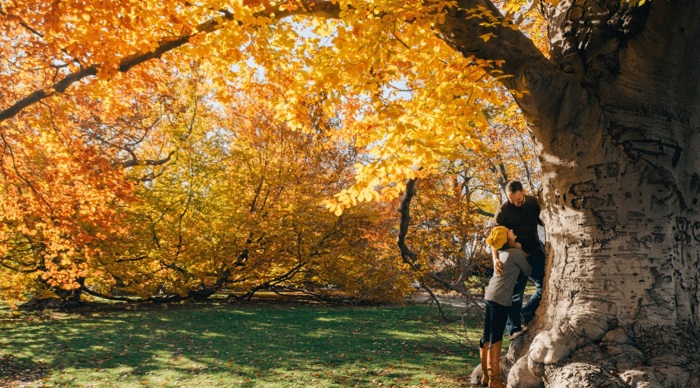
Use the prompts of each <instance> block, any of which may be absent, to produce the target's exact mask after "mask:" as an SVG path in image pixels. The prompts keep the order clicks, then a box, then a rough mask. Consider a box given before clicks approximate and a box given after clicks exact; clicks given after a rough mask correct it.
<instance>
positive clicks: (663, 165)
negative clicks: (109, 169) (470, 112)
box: [443, 0, 700, 387]
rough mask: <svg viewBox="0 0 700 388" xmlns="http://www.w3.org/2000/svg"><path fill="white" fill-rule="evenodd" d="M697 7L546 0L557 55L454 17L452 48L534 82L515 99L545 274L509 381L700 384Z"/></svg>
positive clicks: (524, 84)
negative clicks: (529, 154)
mask: <svg viewBox="0 0 700 388" xmlns="http://www.w3.org/2000/svg"><path fill="white" fill-rule="evenodd" d="M471 3H472V2H470V4H471ZM472 5H473V4H472ZM463 6H467V4H466V2H465V4H463ZM696 8H697V7H695V5H693V4H691V3H690V2H680V1H673V0H671V1H665V0H664V1H652V2H650V3H649V2H648V3H647V4H645V5H643V6H641V7H629V6H628V5H627V4H626V3H620V2H617V1H609V2H598V1H590V0H573V1H561V2H559V3H558V5H557V6H556V7H553V6H551V5H545V6H543V12H544V13H545V15H546V17H547V18H548V19H549V21H550V30H549V37H550V41H551V44H552V46H551V47H552V51H551V53H550V59H548V60H545V59H543V58H537V56H536V55H534V54H532V53H531V52H530V51H528V50H524V49H522V46H519V47H521V49H520V52H519V53H518V52H515V53H514V52H512V50H508V49H505V50H504V52H500V53H499V52H498V50H497V48H494V47H491V48H490V49H491V50H492V51H488V50H485V49H483V48H482V47H480V46H479V45H482V43H480V42H477V43H470V42H473V41H474V39H473V37H474V35H472V34H471V33H470V31H475V28H472V29H470V27H469V26H468V25H467V23H463V22H459V19H458V17H457V16H458V15H456V14H455V15H456V16H455V18H454V19H452V20H448V21H447V22H446V23H447V24H449V26H448V27H446V28H445V29H444V31H445V33H444V35H443V38H444V39H446V40H447V41H448V43H450V44H451V45H452V46H453V47H455V49H457V50H460V51H461V52H463V53H465V54H474V55H477V56H480V57H483V56H484V55H487V56H491V57H490V58H486V59H496V57H497V56H499V55H502V56H503V58H504V59H505V60H506V63H508V62H509V61H510V62H511V65H510V66H508V65H506V66H507V67H508V71H510V72H511V74H513V75H515V77H513V78H512V81H508V82H510V83H509V84H507V85H506V86H508V87H510V88H514V89H527V90H528V91H530V94H529V95H526V96H525V97H523V98H521V99H519V100H518V102H519V103H520V104H521V107H522V108H523V112H524V114H525V116H526V118H527V120H528V122H529V124H530V126H531V129H532V131H533V135H534V137H535V142H536V144H537V147H538V152H539V157H540V162H541V165H542V171H543V173H544V182H543V187H544V212H543V218H544V220H545V223H546V225H547V236H548V239H549V241H548V258H547V275H546V278H545V282H546V283H545V296H544V299H543V303H542V304H541V307H540V309H539V311H538V314H537V318H536V319H535V321H534V322H532V323H531V325H530V327H529V328H528V334H527V335H526V336H523V337H520V338H519V339H517V340H516V341H515V343H514V344H513V346H511V349H510V352H509V355H508V361H509V362H510V363H511V364H514V365H513V366H512V367H511V369H510V373H509V376H508V385H509V386H512V387H530V386H540V385H542V384H544V385H547V386H554V387H560V386H570V387H601V386H610V387H616V386H620V387H623V386H653V387H656V386H658V387H697V386H700V357H699V356H698V350H699V346H698V345H699V341H698V335H699V334H700V332H699V331H698V323H699V322H698V300H699V299H700V294H699V292H698V277H699V274H698V267H699V265H700V216H699V215H698V209H699V204H698V201H699V200H700V159H698V157H697V153H698V152H700V143H699V140H700V139H699V137H700V101H698V94H699V93H700V85H699V81H698V78H700V77H698V76H699V75H700V74H698V73H699V70H698V65H700V55H699V54H698V53H697V50H695V49H694V47H695V45H696V44H697V40H698V38H700V23H697V22H694V19H696V18H697V16H698V10H697V9H696ZM509 34H510V33H509ZM496 35H498V33H496ZM470 36H471V40H469V38H470ZM500 36H501V38H502V39H507V38H508V39H510V38H509V37H508V36H507V35H505V34H504V35H500ZM518 39H520V38H518ZM518 45H520V43H518ZM502 46H503V47H509V46H510V45H508V44H503V45H502ZM505 51H510V52H505ZM512 56H515V57H516V58H511V57H512ZM525 57H526V58H527V60H523V58H525Z"/></svg>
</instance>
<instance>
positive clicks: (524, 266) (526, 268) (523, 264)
mask: <svg viewBox="0 0 700 388" xmlns="http://www.w3.org/2000/svg"><path fill="white" fill-rule="evenodd" d="M521 252H522V253H523V254H522V255H516V257H515V264H517V265H518V267H520V270H521V271H523V273H524V274H525V276H530V275H531V274H532V267H531V266H530V263H528V262H527V259H525V252H523V251H522V250H521Z"/></svg>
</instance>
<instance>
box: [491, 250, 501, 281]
mask: <svg viewBox="0 0 700 388" xmlns="http://www.w3.org/2000/svg"><path fill="white" fill-rule="evenodd" d="M491 257H492V258H493V271H494V272H495V273H496V275H498V276H501V275H503V263H501V260H499V259H498V251H497V250H496V249H494V248H491Z"/></svg>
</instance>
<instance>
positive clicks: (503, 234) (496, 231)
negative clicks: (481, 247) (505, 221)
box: [486, 226, 508, 249]
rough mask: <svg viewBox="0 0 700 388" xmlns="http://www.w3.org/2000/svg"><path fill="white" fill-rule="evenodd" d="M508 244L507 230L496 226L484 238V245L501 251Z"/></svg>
mask: <svg viewBox="0 0 700 388" xmlns="http://www.w3.org/2000/svg"><path fill="white" fill-rule="evenodd" d="M506 242H508V228H506V227H505V226H497V227H495V228H493V229H491V234H490V235H489V236H488V237H487V238H486V244H489V245H490V246H492V247H494V248H495V249H501V248H502V247H503V246H504V245H505V244H506Z"/></svg>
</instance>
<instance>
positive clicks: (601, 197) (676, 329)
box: [0, 0, 700, 386]
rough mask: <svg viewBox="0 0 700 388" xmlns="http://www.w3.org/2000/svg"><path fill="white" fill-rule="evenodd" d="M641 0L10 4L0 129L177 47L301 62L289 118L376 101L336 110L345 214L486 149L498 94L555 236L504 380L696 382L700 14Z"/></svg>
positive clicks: (287, 102)
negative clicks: (533, 308) (343, 136)
mask: <svg viewBox="0 0 700 388" xmlns="http://www.w3.org/2000/svg"><path fill="white" fill-rule="evenodd" d="M640 3H643V4H636V2H634V1H633V2H621V1H610V2H605V3H601V2H591V1H585V0H582V1H574V2H570V1H540V2H533V3H532V6H523V5H522V4H520V3H519V2H515V3H513V4H509V5H510V7H505V6H503V7H501V8H500V9H499V8H498V7H497V4H494V3H492V2H491V1H488V0H459V1H438V0H435V1H425V2H403V1H375V2H360V1H329V2H325V1H309V2H306V1H293V0H290V1H286V2H273V1H256V0H250V1H248V0H246V1H243V2H231V3H222V2H218V1H211V2H209V1H202V2H198V3H196V4H193V3H189V2H184V3H181V2H177V3H171V2H168V1H160V2H153V3H152V2H133V3H131V4H128V5H126V6H125V4H119V5H118V4H114V3H99V4H97V3H93V4H88V5H85V6H76V7H68V6H66V5H65V4H66V3H63V2H56V3H44V2H30V3H29V4H27V3H25V2H13V3H9V4H4V5H3V8H2V12H1V13H0V15H2V17H3V25H2V26H3V27H2V28H3V30H2V31H3V32H2V35H0V36H2V44H3V52H6V53H10V54H9V55H5V56H3V58H2V61H3V62H2V66H3V68H2V71H0V77H2V82H0V85H2V86H1V87H2V95H3V106H2V111H0V120H2V121H1V122H2V128H1V129H2V132H3V134H4V135H5V136H9V134H10V133H11V131H12V130H13V128H16V127H17V126H19V125H26V124H25V123H30V122H32V123H35V122H36V121H35V120H36V118H37V117H38V116H39V115H40V114H41V115H45V114H46V112H48V111H49V110H50V109H51V108H54V107H56V106H60V105H61V104H62V101H65V100H66V99H70V98H72V96H74V95H76V94H79V93H82V92H83V91H85V92H86V93H94V92H95V91H94V89H93V91H92V92H90V91H88V89H91V88H92V86H91V85H95V84H98V83H100V82H104V81H105V80H107V79H109V78H110V77H113V76H115V74H117V73H129V72H131V71H132V69H135V68H136V67H138V66H140V65H141V64H144V66H147V65H146V64H145V63H146V61H148V60H150V59H153V58H157V57H159V56H162V55H163V53H165V52H168V51H170V50H174V49H176V48H178V47H181V48H182V49H181V51H182V52H189V53H190V54H191V55H194V56H202V57H207V58H209V60H210V63H211V64H212V66H213V67H216V68H219V69H221V71H222V72H232V71H233V72H235V71H240V72H241V74H243V73H245V71H246V70H249V71H250V72H253V73H254V72H257V71H260V72H262V73H264V74H263V76H266V77H268V78H269V79H273V78H274V74H275V69H276V68H277V67H279V66H293V67H295V68H297V69H298V70H299V71H298V73H297V77H298V79H297V81H298V82H297V83H296V86H295V87H290V88H289V89H288V90H287V92H286V96H285V98H284V99H282V100H281V103H280V104H278V105H277V106H278V109H279V115H280V117H283V118H284V119H286V120H287V121H288V122H289V123H290V125H291V126H293V127H294V128H299V129H301V130H303V129H304V126H305V124H304V122H303V120H302V119H301V118H303V117H304V115H305V113H306V112H304V111H305V110H306V109H308V108H305V107H308V106H309V105H308V104H306V105H305V104H303V102H304V97H303V96H305V95H306V94H307V91H308V90H309V89H313V88H317V89H323V90H324V91H325V93H326V95H327V98H326V99H325V100H324V102H323V109H324V111H327V112H331V111H333V110H334V108H335V107H336V106H337V105H338V104H339V103H341V102H342V101H343V98H344V95H345V93H348V92H353V93H356V94H360V95H362V96H364V97H365V99H366V100H365V102H366V104H365V106H366V107H369V108H370V109H367V110H366V111H364V112H362V113H359V112H358V113H357V114H355V115H348V116H345V117H344V119H354V122H348V123H344V125H343V128H346V129H347V131H348V133H352V134H354V136H355V138H354V139H355V140H356V144H357V145H358V146H361V147H365V148H366V149H367V150H368V157H367V158H366V159H365V161H364V163H363V165H362V166H358V169H357V171H358V174H357V183H356V184H354V185H352V186H351V187H349V188H348V189H347V190H346V191H345V192H341V193H339V195H338V197H337V200H336V201H335V202H332V203H329V207H331V208H332V210H334V211H337V212H341V211H343V210H344V209H346V208H348V207H349V206H352V204H353V202H354V201H366V200H371V199H376V198H378V197H387V198H395V197H396V196H398V195H399V194H400V193H401V192H402V191H403V190H404V189H405V185H404V183H403V181H404V179H414V178H416V177H418V178H420V177H425V176H427V175H429V174H431V173H433V172H436V169H435V167H436V165H437V164H438V162H439V160H441V158H442V157H447V158H450V157H452V155H453V150H455V149H456V148H457V147H458V146H460V147H461V146H467V147H469V148H472V149H473V150H475V151H479V150H480V148H481V147H482V145H481V143H480V141H478V136H475V134H476V133H477V132H478V131H484V130H486V128H487V127H488V125H489V124H488V119H487V118H486V117H484V111H485V110H487V109H489V108H490V107H492V106H493V105H498V104H499V103H500V101H502V98H503V96H502V95H503V94H504V93H510V94H511V95H512V96H513V98H514V99H515V101H517V103H518V105H519V107H520V110H521V112H522V114H523V117H524V118H525V119H526V120H527V123H528V126H529V128H530V130H531V131H532V134H533V136H534V142H535V145H536V150H537V154H538V159H539V162H540V165H541V168H542V172H543V182H542V187H543V200H544V202H543V203H544V213H545V214H544V218H545V223H546V224H547V229H548V237H549V239H548V241H549V246H550V249H549V256H548V261H547V275H546V278H545V280H546V286H545V296H544V299H543V304H542V307H541V308H540V311H539V314H538V316H537V318H536V321H535V322H534V323H533V324H532V325H531V327H530V328H529V330H528V336H527V337H526V338H525V339H524V340H523V341H524V342H525V343H523V344H521V345H525V346H523V347H521V348H520V350H519V351H516V350H517V349H513V350H514V353H515V354H514V356H515V358H516V359H517V362H516V363H515V365H514V366H513V368H512V369H511V372H510V376H509V384H510V385H512V386H538V385H540V384H542V383H545V384H547V385H551V386H565V385H570V386H627V385H651V386H697V385H700V378H699V377H698V374H697V370H698V365H699V362H698V358H697V355H696V354H697V353H698V352H697V350H698V342H697V339H696V336H697V334H698V332H697V326H698V322H697V321H698V314H697V310H698V302H697V300H698V296H697V294H698V280H697V278H698V269H697V268H698V260H700V256H699V255H698V251H699V250H698V249H697V247H698V243H699V241H700V237H699V236H698V234H699V233H698V228H699V226H698V225H699V224H698V223H699V222H700V221H698V215H697V206H698V203H697V202H698V195H699V194H698V193H699V191H700V183H699V182H700V177H699V175H698V162H697V159H696V158H695V157H694V153H695V151H697V148H698V144H697V142H698V139H697V136H696V135H695V134H696V132H697V131H696V129H695V128H696V127H697V125H698V124H697V120H698V107H699V106H700V104H698V101H697V99H698V97H697V90H698V85H697V82H698V77H696V76H695V74H696V72H697V70H696V69H697V64H698V60H699V59H700V58H698V55H700V54H698V52H697V50H694V44H695V43H694V42H695V40H696V39H697V37H698V35H699V34H700V30H699V29H698V28H699V27H698V26H700V24H698V23H696V16H697V12H698V11H697V7H695V6H694V4H692V3H688V2H679V1H674V0H669V1H666V0H661V1H656V0H653V1H647V2H640ZM292 14H296V15H302V14H304V15H309V16H313V17H311V18H304V19H301V18H296V19H290V18H288V16H289V15H292ZM538 14H539V15H540V16H537V15H538ZM290 20H291V21H290ZM538 20H544V21H545V22H546V28H547V30H546V31H547V33H546V41H547V42H546V43H548V47H547V48H542V47H543V45H541V44H540V43H541V41H539V40H538V36H539V35H537V34H536V33H532V32H530V30H529V29H530V28H532V27H533V26H537V23H538ZM300 24H304V25H307V26H308V28H309V29H311V30H312V31H314V34H308V33H307V34H304V33H300V32H299V30H298V26H299V25H300ZM310 35H311V37H309V36H310ZM305 36H306V38H305ZM13 42H14V43H13ZM17 42H22V43H17ZM13 44H14V46H13ZM18 45H19V46H22V48H21V49H18V47H19V46H18ZM543 50H544V51H546V54H545V53H543ZM232 63H237V64H238V66H232ZM253 64H255V65H253ZM18 75H19V76H18ZM96 77H97V78H96ZM499 85H500V86H499ZM66 92H67V93H66ZM62 93H63V94H62ZM403 93H408V95H404V94H403ZM4 142H5V147H8V146H10V147H11V144H12V143H8V141H4ZM6 149H7V148H6ZM418 167H420V169H418Z"/></svg>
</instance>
